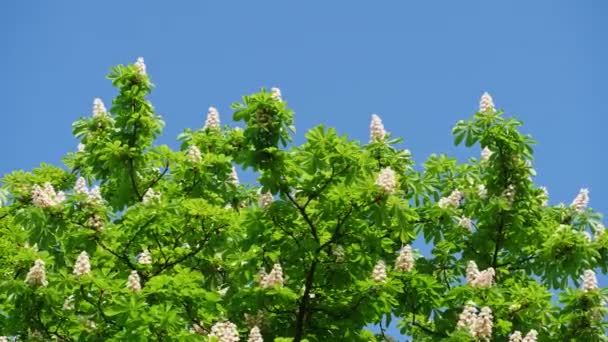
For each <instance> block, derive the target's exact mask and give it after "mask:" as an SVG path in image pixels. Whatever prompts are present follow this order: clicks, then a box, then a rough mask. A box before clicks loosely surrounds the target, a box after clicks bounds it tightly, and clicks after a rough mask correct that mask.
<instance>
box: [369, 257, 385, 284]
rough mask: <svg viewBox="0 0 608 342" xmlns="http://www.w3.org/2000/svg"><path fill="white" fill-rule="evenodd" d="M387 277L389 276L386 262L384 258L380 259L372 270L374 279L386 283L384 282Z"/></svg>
mask: <svg viewBox="0 0 608 342" xmlns="http://www.w3.org/2000/svg"><path fill="white" fill-rule="evenodd" d="M386 278H387V275H386V264H385V263H384V261H383V260H380V261H378V262H377V263H376V265H375V266H374V269H373V271H372V279H373V280H374V281H375V282H376V283H384V282H386Z"/></svg>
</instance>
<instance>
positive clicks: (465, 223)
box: [458, 216, 473, 231]
mask: <svg viewBox="0 0 608 342" xmlns="http://www.w3.org/2000/svg"><path fill="white" fill-rule="evenodd" d="M458 225H459V226H460V227H462V228H466V229H468V230H470V231H473V221H472V220H471V219H470V218H468V217H465V216H461V217H459V218H458Z"/></svg>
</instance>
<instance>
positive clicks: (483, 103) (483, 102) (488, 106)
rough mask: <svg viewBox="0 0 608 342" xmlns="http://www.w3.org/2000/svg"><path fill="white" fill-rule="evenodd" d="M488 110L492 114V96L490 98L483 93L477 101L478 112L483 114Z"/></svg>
mask: <svg viewBox="0 0 608 342" xmlns="http://www.w3.org/2000/svg"><path fill="white" fill-rule="evenodd" d="M488 110H489V111H491V112H494V100H493V99H492V96H490V94H488V93H487V92H484V93H483V95H481V99H480V100H479V112H480V113H485V112H486V111H488Z"/></svg>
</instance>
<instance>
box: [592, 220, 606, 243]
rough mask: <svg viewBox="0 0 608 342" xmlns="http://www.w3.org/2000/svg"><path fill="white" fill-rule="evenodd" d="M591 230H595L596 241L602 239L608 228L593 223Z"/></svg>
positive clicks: (598, 223)
mask: <svg viewBox="0 0 608 342" xmlns="http://www.w3.org/2000/svg"><path fill="white" fill-rule="evenodd" d="M591 229H593V234H594V236H595V238H596V239H598V238H600V237H601V236H602V235H604V233H605V232H606V228H605V227H604V225H603V224H602V223H600V222H594V221H592V222H591Z"/></svg>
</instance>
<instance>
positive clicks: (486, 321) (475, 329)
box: [471, 306, 493, 341]
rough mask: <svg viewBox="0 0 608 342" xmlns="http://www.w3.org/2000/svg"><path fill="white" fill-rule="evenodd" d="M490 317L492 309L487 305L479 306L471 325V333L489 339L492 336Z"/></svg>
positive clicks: (479, 337) (485, 339) (482, 338)
mask: <svg viewBox="0 0 608 342" xmlns="http://www.w3.org/2000/svg"><path fill="white" fill-rule="evenodd" d="M492 319H493V316H492V309H490V308H489V307H487V306H484V307H483V308H481V311H480V312H479V315H478V316H477V319H476V320H475V323H474V324H473V325H472V326H471V333H472V334H471V335H473V337H475V338H478V339H481V340H484V341H489V340H490V338H491V337H492V326H493V322H492Z"/></svg>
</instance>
